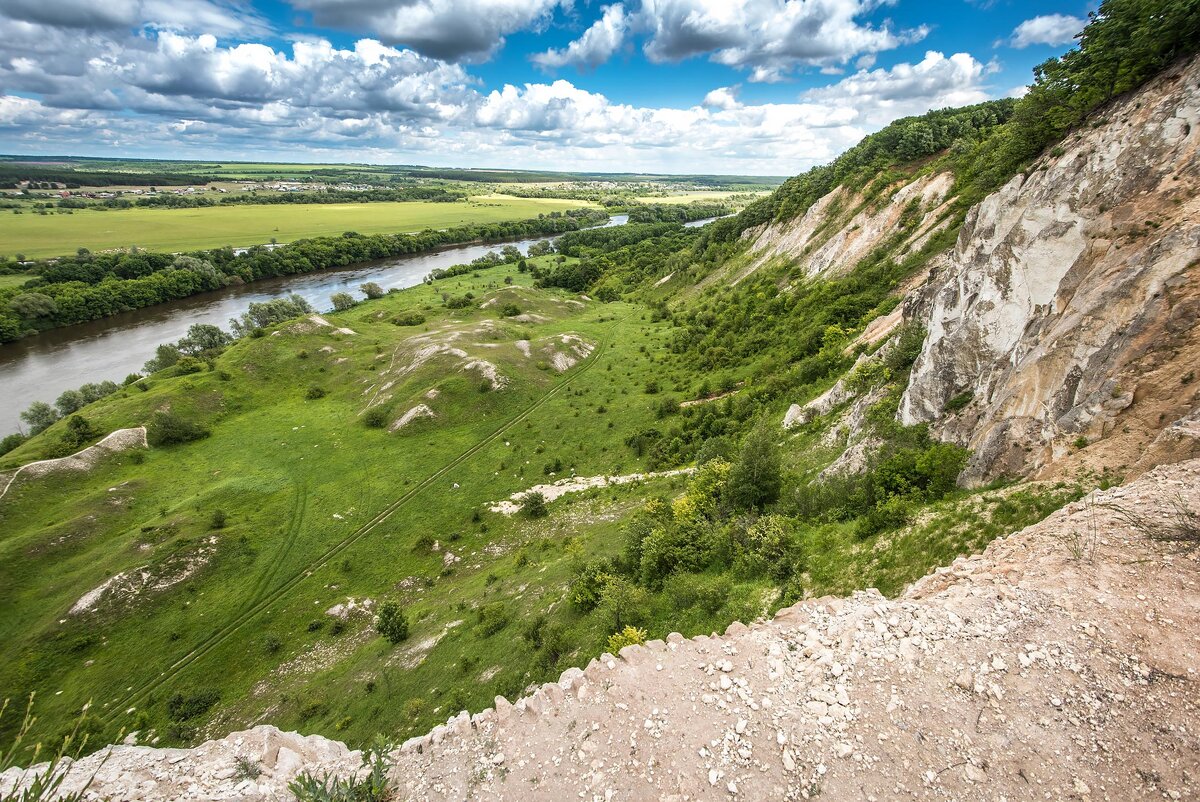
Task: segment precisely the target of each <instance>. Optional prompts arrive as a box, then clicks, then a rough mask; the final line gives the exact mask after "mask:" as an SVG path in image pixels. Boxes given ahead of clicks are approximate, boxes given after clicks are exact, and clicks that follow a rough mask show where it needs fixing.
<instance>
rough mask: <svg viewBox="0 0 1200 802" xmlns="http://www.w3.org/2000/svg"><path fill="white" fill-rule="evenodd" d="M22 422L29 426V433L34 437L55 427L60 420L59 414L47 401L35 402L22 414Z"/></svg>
mask: <svg viewBox="0 0 1200 802" xmlns="http://www.w3.org/2000/svg"><path fill="white" fill-rule="evenodd" d="M21 420H23V421H25V422H26V423H27V424H29V433H30V434H31V435H34V434H37V433H38V432H41V431H44V430H45V429H49V428H50V427H51V426H53V425H54V422H55V421H57V420H58V413H57V412H55V411H54V407H52V406H50V405H49V404H47V403H46V402H45V401H34V402H33V403H32V404H30V405H29V408H28V409H26V410H25V411H24V412H22V413H21Z"/></svg>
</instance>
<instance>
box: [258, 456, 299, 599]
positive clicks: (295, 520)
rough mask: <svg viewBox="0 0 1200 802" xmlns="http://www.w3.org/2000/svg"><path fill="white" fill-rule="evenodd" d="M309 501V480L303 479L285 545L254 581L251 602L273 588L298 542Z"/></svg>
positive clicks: (297, 493) (297, 490)
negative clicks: (280, 570) (272, 585)
mask: <svg viewBox="0 0 1200 802" xmlns="http://www.w3.org/2000/svg"><path fill="white" fill-rule="evenodd" d="M307 503H308V482H306V481H303V480H302V481H301V482H300V483H299V484H298V485H297V486H296V498H295V500H294V501H293V502H292V517H291V520H290V522H289V523H288V531H287V535H286V536H285V537H284V541H283V545H282V546H281V547H280V548H279V551H278V552H277V553H276V554H274V555H273V556H272V557H271V564H270V565H268V566H267V567H266V569H265V570H264V571H263V573H262V576H261V577H260V578H259V580H258V581H257V582H255V583H254V590H253V591H252V592H251V594H250V604H251V605H253V604H255V603H256V602H258V601H259V600H260V599H261V598H262V596H263V594H264V593H266V592H267V591H268V590H270V588H271V583H272V582H273V581H274V580H275V577H276V576H278V575H279V569H280V568H281V567H282V566H283V563H284V560H286V559H287V556H288V554H290V553H291V551H292V546H294V545H295V544H296V540H297V538H298V537H299V535H300V530H301V529H302V528H303V525H304V510H305V506H306V504H307Z"/></svg>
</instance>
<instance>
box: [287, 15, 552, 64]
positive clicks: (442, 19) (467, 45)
mask: <svg viewBox="0 0 1200 802" xmlns="http://www.w3.org/2000/svg"><path fill="white" fill-rule="evenodd" d="M290 2H291V4H292V5H293V6H295V7H296V8H298V9H301V10H304V11H310V12H312V15H313V19H314V21H315V22H316V23H317V24H318V25H327V26H330V27H334V28H342V29H345V30H351V31H355V32H365V33H371V34H373V35H374V36H376V37H378V38H379V39H381V40H383V41H384V42H387V43H389V44H403V45H406V46H408V47H411V48H412V49H414V50H416V51H418V52H420V53H422V54H424V55H427V56H433V57H434V58H440V59H446V60H450V61H458V60H480V59H485V58H487V57H488V56H490V55H491V54H492V53H493V52H494V51H495V50H496V49H498V48H499V47H500V46H501V45H503V44H504V38H505V37H506V36H508V35H509V34H511V33H515V32H517V31H523V30H529V29H531V28H537V27H539V26H540V25H542V24H544V23H545V22H546V21H548V20H549V18H550V17H551V15H552V14H553V13H554V10H555V8H557V7H559V6H560V5H568V6H569V5H570V0H353V1H352V2H347V1H346V0H290Z"/></svg>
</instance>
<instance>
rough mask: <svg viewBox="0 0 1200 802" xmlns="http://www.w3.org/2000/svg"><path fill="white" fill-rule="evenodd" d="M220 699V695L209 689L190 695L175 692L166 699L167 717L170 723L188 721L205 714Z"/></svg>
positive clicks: (193, 692)
mask: <svg viewBox="0 0 1200 802" xmlns="http://www.w3.org/2000/svg"><path fill="white" fill-rule="evenodd" d="M220 698H221V694H220V693H219V692H217V691H216V690H213V689H211V688H208V689H205V690H200V691H192V692H190V693H184V692H182V691H176V692H175V693H174V694H172V696H171V697H170V698H169V699H167V715H168V716H170V717H171V720H172V721H190V720H192V719H194V718H198V717H199V716H202V715H204V714H205V713H207V712H208V711H209V709H211V708H212V706H213V705H215V704H216V703H217V700H218V699H220Z"/></svg>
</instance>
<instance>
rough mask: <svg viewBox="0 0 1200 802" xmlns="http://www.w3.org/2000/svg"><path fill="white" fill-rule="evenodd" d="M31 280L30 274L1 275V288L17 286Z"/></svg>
mask: <svg viewBox="0 0 1200 802" xmlns="http://www.w3.org/2000/svg"><path fill="white" fill-rule="evenodd" d="M26 281H29V276H0V290H2V289H5V288H6V287H16V286H18V285H20V284H24V283H25V282H26Z"/></svg>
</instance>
